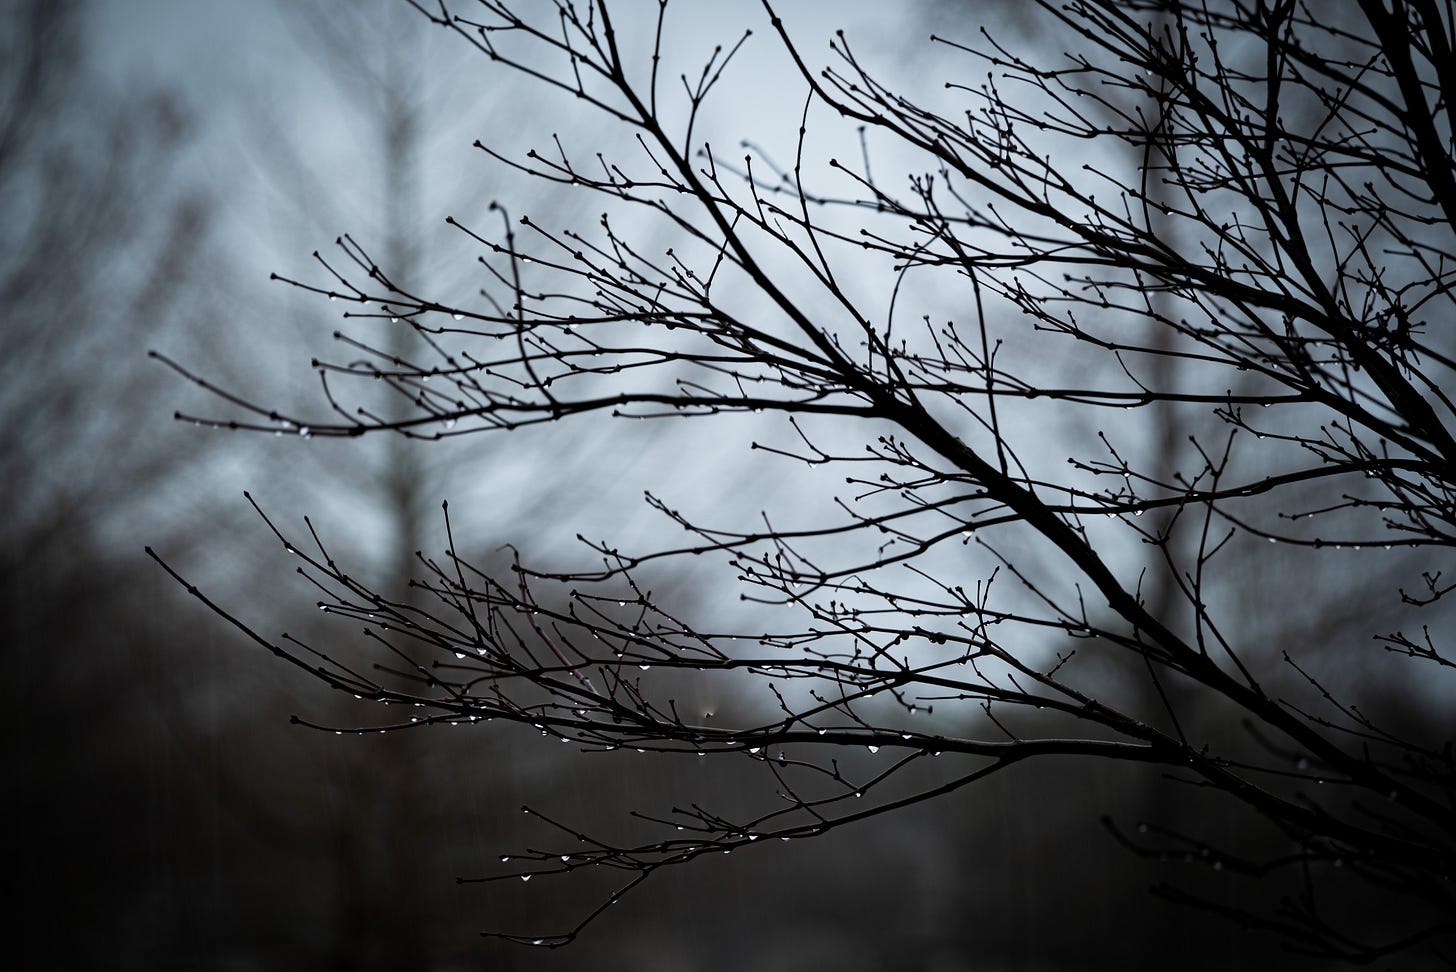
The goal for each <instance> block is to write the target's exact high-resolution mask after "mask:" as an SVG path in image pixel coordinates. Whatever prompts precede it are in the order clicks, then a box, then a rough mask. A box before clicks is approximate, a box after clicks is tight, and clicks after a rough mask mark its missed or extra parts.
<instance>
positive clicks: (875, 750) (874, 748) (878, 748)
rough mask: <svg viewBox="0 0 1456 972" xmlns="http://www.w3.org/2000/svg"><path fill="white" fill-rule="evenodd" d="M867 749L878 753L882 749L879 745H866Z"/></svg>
mask: <svg viewBox="0 0 1456 972" xmlns="http://www.w3.org/2000/svg"><path fill="white" fill-rule="evenodd" d="M865 749H868V750H869V751H870V752H872V753H877V752H879V751H880V747H879V746H866V747H865Z"/></svg>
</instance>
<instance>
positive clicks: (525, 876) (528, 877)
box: [521, 874, 531, 881]
mask: <svg viewBox="0 0 1456 972" xmlns="http://www.w3.org/2000/svg"><path fill="white" fill-rule="evenodd" d="M521 880H522V881H529V880H531V875H529V874H522V875H521Z"/></svg>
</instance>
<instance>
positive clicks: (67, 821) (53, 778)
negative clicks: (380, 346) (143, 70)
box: [0, 0, 216, 968]
mask: <svg viewBox="0 0 1456 972" xmlns="http://www.w3.org/2000/svg"><path fill="white" fill-rule="evenodd" d="M92 9H93V8H89V7H88V5H87V4H85V3H80V2H70V0H21V2H18V3H15V4H11V5H8V6H7V9H6V19H5V24H4V26H3V27H0V213H3V214H4V215H3V218H0V306H3V307H4V320H3V324H0V328H3V333H4V341H5V354H4V355H3V357H0V468H3V470H4V473H3V475H0V509H3V511H4V512H3V515H0V645H3V652H4V659H5V669H6V673H7V677H6V679H5V686H4V691H3V699H4V701H3V711H4V716H3V718H4V739H5V755H6V759H5V765H6V767H7V772H6V774H5V784H4V802H5V807H6V811H7V819H8V820H9V821H10V825H11V827H12V828H13V831H12V833H11V835H10V836H11V837H12V839H13V843H14V845H15V846H14V850H13V851H12V852H10V853H9V854H8V855H7V862H8V863H9V864H10V865H11V873H12V877H13V879H14V880H15V881H16V883H17V884H18V885H19V886H21V887H23V888H24V889H25V890H24V892H23V893H22V894H21V895H19V902H20V903H19V905H18V906H12V908H11V910H10V915H11V917H12V919H13V921H14V923H15V926H16V927H17V928H24V929H25V933H24V934H22V935H19V936H17V938H18V939H19V941H18V942H17V943H16V944H14V945H12V946H11V947H10V949H9V956H10V960H11V961H12V962H16V963H19V964H20V965H23V966H25V967H35V968H39V967H46V968H61V967H88V966H89V967H95V965H96V964H98V963H102V964H112V963H113V962H114V960H115V959H116V953H117V951H118V949H120V950H122V951H130V950H131V949H132V945H133V943H135V942H136V941H137V940H138V939H146V938H149V937H151V936H152V930H153V928H155V927H157V926H159V925H162V924H165V923H166V922H167V916H168V915H169V914H172V913H173V911H174V909H175V911H185V912H190V914H191V916H192V917H197V916H198V914H199V912H200V911H201V910H203V909H205V908H206V907H207V902H208V900H209V899H208V898H207V897H206V895H204V894H192V895H191V896H190V897H189V896H188V895H187V894H178V895H176V896H172V895H170V894H169V893H168V891H169V889H181V888H186V889H187V890H188V891H189V892H192V891H196V890H197V889H198V888H206V887H207V880H206V877H205V876H203V875H200V874H199V871H202V870H204V869H205V864H204V862H205V860H206V855H205V854H203V853H196V854H192V855H190V856H188V855H186V854H184V855H182V856H183V858H184V859H183V860H178V859H177V857H176V856H174V855H177V854H178V852H180V851H182V850H183V849H184V848H185V849H186V850H187V851H188V852H191V851H197V850H198V849H199V848H200V847H206V845H207V843H208V839H209V837H210V835H209V834H207V833H205V832H203V831H205V827H203V826H198V823H199V822H198V820H197V819H196V818H194V817H191V813H192V810H193V809H194V806H193V804H192V803H191V801H187V800H175V799H173V798H172V797H171V796H170V795H169V791H171V792H175V791H174V790H173V787H175V786H176V785H177V784H178V782H179V779H182V780H188V781H190V778H191V770H190V768H189V767H179V766H178V765H177V764H176V763H175V762H173V761H171V760H170V759H169V752H168V729H167V727H166V726H165V724H163V723H162V722H161V721H160V720H158V719H156V718H155V716H156V714H157V712H158V711H159V709H160V708H161V706H160V705H159V702H160V696H161V695H162V694H163V692H162V691H161V686H162V683H163V682H164V681H165V680H166V679H167V678H168V677H170V676H171V675H172V674H173V673H174V671H175V670H174V669H171V668H169V667H168V665H167V661H166V652H164V651H162V650H160V646H161V645H162V644H167V645H174V644H175V643H176V642H177V641H179V640H181V639H182V638H184V637H186V636H185V634H184V633H182V632H181V631H180V630H179V631H171V632H166V633H162V634H160V635H159V632H158V630H157V629H155V628H154V627H152V625H151V621H152V620H153V612H152V611H149V610H146V609H144V608H143V607H142V604H143V602H145V603H147V604H149V605H150V606H151V607H152V608H154V609H155V611H156V612H157V613H161V612H164V611H169V612H171V614H172V616H173V618H174V619H175V620H178V621H179V622H183V623H182V624H181V627H182V628H185V620H186V619H188V618H193V617H196V616H195V615H191V614H190V612H189V609H190V607H191V605H189V604H188V602H187V600H186V598H180V599H179V598H176V597H174V596H173V595H172V593H170V592H169V590H168V589H167V588H157V587H155V586H153V589H152V591H151V592H150V593H151V595H153V596H149V595H148V593H146V592H144V590H142V589H139V588H138V586H137V585H136V584H135V579H136V578H137V576H138V575H137V573H136V565H137V562H138V557H139V555H140V548H141V543H142V537H143V536H151V537H153V538H154V539H159V538H165V539H166V540H167V542H168V543H169V545H170V546H171V547H173V548H177V549H181V548H185V547H187V546H190V545H191V544H193V543H195V542H198V541H199V539H200V538H201V531H199V530H198V529H197V520H196V519H194V518H192V517H190V516H189V515H188V510H187V508H186V498H185V495H184V492H185V491H183V490H179V489H178V488H177V486H176V483H177V480H178V479H179V478H180V477H181V476H183V475H187V474H194V473H195V472H196V470H197V469H198V468H199V466H200V465H202V464H203V463H205V462H206V461H207V459H208V457H210V456H212V455H215V448H216V445H215V443H212V442H206V443H204V442H201V441H199V440H200V439H201V438H204V437H202V436H200V435H199V434H198V433H197V432H196V431H195V430H191V429H185V428H181V427H178V428H175V429H172V430H170V432H162V433H159V434H152V433H140V432H139V431H138V430H140V429H143V428H147V427H149V426H152V425H153V424H154V423H155V421H156V420H157V419H158V418H159V417H160V414H161V410H162V409H163V408H164V407H165V406H164V405H162V404H161V403H160V402H159V401H158V399H157V398H156V397H155V395H154V389H155V387H156V385H157V384H158V382H157V375H156V374H155V368H154V367H153V366H151V365H150V364H149V363H148V362H147V361H146V360H145V358H144V357H143V356H142V355H141V354H139V353H138V346H139V344H143V345H144V344H145V343H149V342H152V341H156V340H159V339H161V338H163V337H172V336H176V335H177V333H178V331H180V330H182V329H183V328H184V327H185V326H186V325H187V324H190V323H192V321H190V320H189V317H190V316H191V315H193V314H195V313H196V312H197V311H198V310H199V308H200V307H201V306H202V304H201V303H200V302H196V303H194V298H195V297H197V296H198V294H199V292H200V288H199V281H201V280H204V279H207V278H208V274H209V272H210V271H211V270H212V269H215V268H212V267H209V265H208V253H209V252H210V247H209V245H208V243H209V230H210V216H211V206H210V200H209V198H208V197H207V195H206V194H205V193H203V192H201V191H200V190H199V189H197V187H196V185H195V183H194V182H193V180H191V179H190V178H189V177H188V174H187V172H186V170H185V167H184V165H183V164H182V163H181V162H180V160H179V156H181V155H182V154H184V149H185V146H186V145H187V144H188V142H189V140H190V138H191V125H190V117H189V113H188V111H187V110H186V108H185V106H184V105H182V104H181V103H179V101H178V100H177V99H175V98H174V97H172V96H171V95H170V94H169V93H167V92H165V91H162V90H148V89H137V90H132V91H130V92H127V93H126V94H125V95H121V94H112V93H110V92H108V91H107V90H106V87H105V84H104V82H102V81H101V80H100V79H99V78H98V77H96V76H95V74H94V73H93V72H92V71H91V69H90V62H89V57H88V45H87V42H86V30H87V17H88V15H89V14H90V13H91V11H92ZM193 337H194V338H195V337H196V334H195V333H194V334H193ZM174 343H176V344H177V346H179V347H181V348H190V347H196V345H195V344H194V343H193V342H192V341H191V340H189V339H188V338H187V337H186V336H183V337H181V339H179V340H177V341H176V342H174ZM162 511H165V512H162ZM214 523H216V521H215V520H214ZM174 660H175V659H174ZM183 667H185V666H183ZM183 821H187V823H186V824H184V823H183ZM174 865H175V866H174ZM182 923H183V922H180V921H179V922H178V924H182ZM78 929H85V930H86V934H79V935H78V934H77V930H78ZM182 937H183V939H184V940H183V941H181V942H180V943H179V944H178V946H177V948H178V950H179V951H185V950H186V949H187V947H188V945H189V943H188V942H187V941H186V940H185V936H182ZM90 949H95V950H96V951H90ZM115 967H118V968H120V967H126V965H125V964H124V963H123V964H116V965H115Z"/></svg>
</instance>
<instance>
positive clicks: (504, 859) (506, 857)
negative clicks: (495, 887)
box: [500, 854, 511, 864]
mask: <svg viewBox="0 0 1456 972" xmlns="http://www.w3.org/2000/svg"><path fill="white" fill-rule="evenodd" d="M500 860H501V863H502V864H508V863H510V860H511V855H509V854H502V855H501V859H500Z"/></svg>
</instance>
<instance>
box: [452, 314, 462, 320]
mask: <svg viewBox="0 0 1456 972" xmlns="http://www.w3.org/2000/svg"><path fill="white" fill-rule="evenodd" d="M450 316H451V317H453V318H455V320H457V321H458V320H460V319H461V318H462V317H463V316H464V315H463V314H451V315H450Z"/></svg>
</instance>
